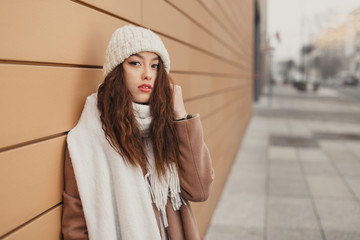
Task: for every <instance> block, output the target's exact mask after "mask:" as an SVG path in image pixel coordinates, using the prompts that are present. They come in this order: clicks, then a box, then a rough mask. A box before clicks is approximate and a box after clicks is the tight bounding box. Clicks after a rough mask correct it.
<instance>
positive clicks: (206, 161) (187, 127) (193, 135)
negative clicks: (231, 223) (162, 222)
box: [175, 115, 214, 202]
mask: <svg viewBox="0 0 360 240" xmlns="http://www.w3.org/2000/svg"><path fill="white" fill-rule="evenodd" d="M175 126H176V130H177V134H178V140H179V149H180V168H179V179H180V185H181V193H182V196H183V197H184V198H186V199H187V200H189V201H193V202H201V201H205V200H206V199H207V198H208V197H209V195H210V191H211V186H212V183H213V180H214V170H213V168H212V163H211V157H210V153H209V150H208V148H207V146H206V145H205V142H204V139H203V129H202V125H201V121H200V116H198V115H197V116H194V117H193V118H191V119H187V120H183V121H177V122H176V123H175Z"/></svg>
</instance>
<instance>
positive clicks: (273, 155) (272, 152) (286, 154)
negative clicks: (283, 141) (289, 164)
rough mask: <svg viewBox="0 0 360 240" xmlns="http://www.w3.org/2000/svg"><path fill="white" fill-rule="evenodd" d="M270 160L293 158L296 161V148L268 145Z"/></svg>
mask: <svg viewBox="0 0 360 240" xmlns="http://www.w3.org/2000/svg"><path fill="white" fill-rule="evenodd" d="M269 157H270V160H293V161H297V154H296V149H295V148H293V147H275V146H270V147H269Z"/></svg>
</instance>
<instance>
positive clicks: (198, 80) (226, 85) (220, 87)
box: [171, 73, 250, 101]
mask: <svg viewBox="0 0 360 240" xmlns="http://www.w3.org/2000/svg"><path fill="white" fill-rule="evenodd" d="M244 75H245V74H244ZM171 77H172V79H173V80H174V82H175V84H178V85H180V86H181V88H182V93H183V98H184V99H185V101H187V100H189V99H192V98H197V97H199V96H202V95H207V94H212V93H216V92H219V91H224V90H229V89H232V88H238V87H245V86H247V85H248V84H250V83H249V80H248V77H246V76H243V75H241V76H240V77H216V76H206V75H194V74H177V73H171Z"/></svg>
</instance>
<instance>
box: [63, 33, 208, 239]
mask: <svg viewBox="0 0 360 240" xmlns="http://www.w3.org/2000/svg"><path fill="white" fill-rule="evenodd" d="M169 71H170V59H169V55H168V52H167V50H166V48H165V46H164V45H163V43H162V41H161V39H160V38H159V37H158V36H157V35H156V34H155V33H153V32H152V31H150V30H148V29H144V28H141V27H135V26H124V27H121V28H119V29H117V30H116V31H115V32H114V34H113V35H112V37H111V40H110V42H109V45H108V48H107V51H106V56H105V63H104V75H105V80H104V82H103V83H102V84H101V85H100V86H99V88H98V91H97V92H96V93H93V94H92V95H90V96H88V98H87V100H86V103H85V107H84V109H83V112H82V115H81V118H80V120H79V122H78V124H77V125H76V126H75V128H73V129H72V130H71V131H70V132H69V134H68V137H67V150H66V157H65V170H64V171H65V190H64V194H63V197H64V205H63V215H62V232H63V236H64V239H65V240H66V239H100V240H111V239H125V240H127V239H131V240H137V239H139V240H145V239H150V240H152V239H154V240H155V239H171V240H173V239H200V237H199V232H198V229H197V226H196V222H195V219H194V216H193V213H192V210H191V207H190V205H189V204H188V200H189V201H205V200H206V199H207V198H208V196H209V194H210V189H211V184H212V181H213V170H212V167H211V159H210V155H209V152H208V149H207V147H206V145H205V143H204V141H203V136H202V126H201V122H200V118H199V116H191V115H188V114H187V113H186V110H185V107H184V103H183V99H182V93H181V88H180V87H179V86H176V85H173V84H172V81H171V79H170V77H169V75H168V73H169Z"/></svg>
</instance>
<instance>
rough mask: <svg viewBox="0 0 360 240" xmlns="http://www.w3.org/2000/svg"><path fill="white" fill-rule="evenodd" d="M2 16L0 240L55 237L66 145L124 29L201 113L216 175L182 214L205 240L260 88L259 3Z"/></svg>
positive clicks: (10, 8)
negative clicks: (164, 55) (149, 37)
mask: <svg viewBox="0 0 360 240" xmlns="http://www.w3.org/2000/svg"><path fill="white" fill-rule="evenodd" d="M0 15H1V18H0V30H1V38H0V39H1V40H0V41H1V44H0V110H1V120H0V136H1V139H0V203H1V204H0V213H1V214H0V238H1V239H4V240H11V239H37V240H41V239H44V240H52V239H60V231H61V225H60V219H61V218H60V217H61V209H62V191H63V160H64V149H65V145H66V136H67V133H68V131H69V130H70V129H72V128H73V127H74V126H75V124H76V123H77V121H78V119H79V117H80V114H81V111H82V108H83V105H84V102H85V99H86V96H88V95H89V94H90V93H92V92H95V91H96V89H97V86H98V85H99V84H100V83H101V82H102V81H103V75H102V64H103V60H104V54H105V49H106V47H107V43H108V41H109V39H110V36H111V34H112V33H113V31H114V30H115V29H117V28H118V27H120V26H123V25H126V24H135V25H139V26H143V27H146V28H150V29H152V30H153V31H154V32H156V33H157V34H158V35H159V36H160V37H161V39H162V40H163V41H164V43H165V46H166V47H167V49H168V51H169V53H170V57H171V72H170V74H171V76H172V78H173V79H174V81H175V83H176V84H179V85H181V86H182V89H183V95H184V99H185V105H186V109H187V111H188V112H189V113H194V114H195V113H200V115H201V119H202V123H203V128H204V138H205V141H206V143H207V145H208V148H209V149H210V152H211V155H212V159H213V166H214V169H215V172H216V178H215V182H214V185H213V192H212V194H211V197H210V199H209V200H208V201H206V202H204V203H193V204H192V205H193V209H194V214H195V216H196V218H197V221H198V225H199V229H200V232H201V235H202V236H203V235H204V234H205V232H206V230H207V226H208V223H209V221H210V219H211V216H212V213H213V210H214V208H215V207H216V204H217V202H218V199H219V197H220V194H221V191H222V188H223V186H224V184H225V182H226V179H227V176H228V173H229V171H230V169H231V166H232V163H233V160H234V158H235V155H236V153H237V151H238V148H239V145H240V142H241V141H242V138H243V135H244V133H245V131H246V127H247V124H248V122H249V120H250V118H251V114H252V104H253V99H254V98H255V99H257V98H258V97H259V96H260V93H261V86H262V84H263V82H264V80H265V79H266V59H265V57H264V53H263V49H264V45H265V44H264V41H265V31H266V29H265V26H266V24H265V23H266V0H241V1H237V0H221V1H218V0H182V1H177V0H121V1H118V0H107V1H99V0H87V1H85V0H73V1H69V0H48V1H43V0H33V1H22V0H3V1H2V2H1V8H0ZM254 73H255V77H254Z"/></svg>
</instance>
